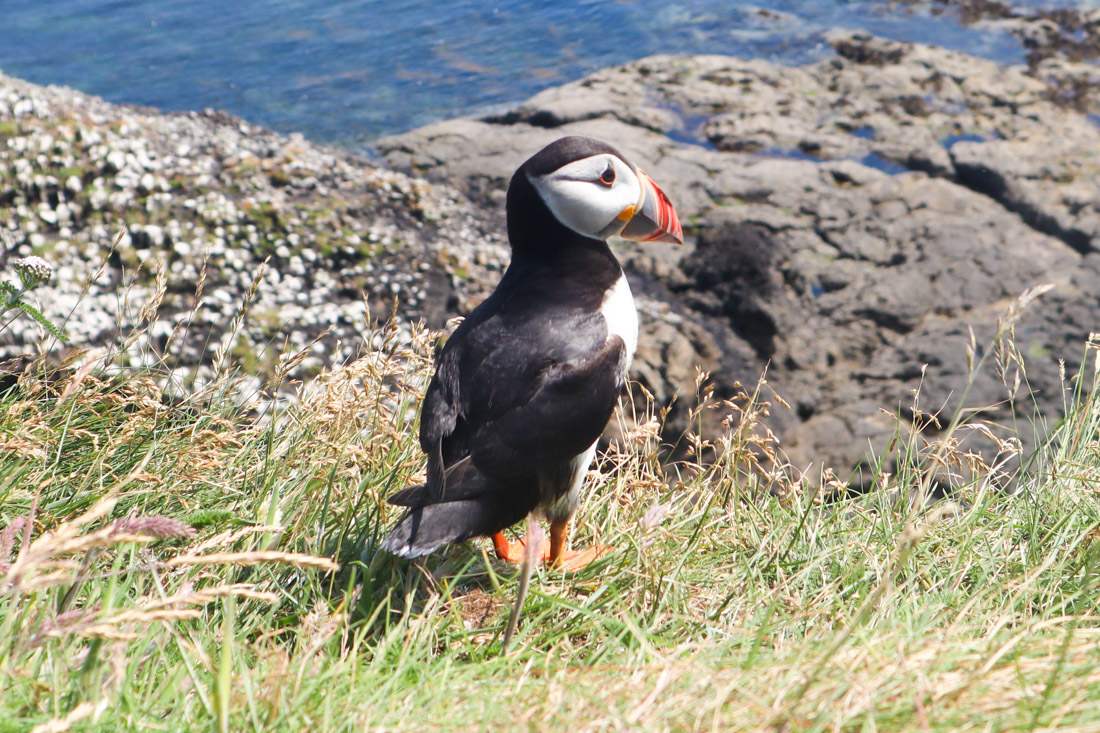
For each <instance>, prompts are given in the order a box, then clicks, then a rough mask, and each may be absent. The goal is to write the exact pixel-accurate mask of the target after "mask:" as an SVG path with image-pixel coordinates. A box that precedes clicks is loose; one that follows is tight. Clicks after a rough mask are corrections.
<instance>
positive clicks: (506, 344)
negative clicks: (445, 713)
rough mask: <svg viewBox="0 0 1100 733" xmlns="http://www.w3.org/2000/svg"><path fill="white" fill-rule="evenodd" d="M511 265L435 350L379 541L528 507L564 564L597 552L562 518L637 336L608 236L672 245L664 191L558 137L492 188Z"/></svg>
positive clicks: (502, 546)
mask: <svg viewBox="0 0 1100 733" xmlns="http://www.w3.org/2000/svg"><path fill="white" fill-rule="evenodd" d="M505 211H506V217H507V231H508V241H509V244H510V246H511V260H510V262H509V264H508V267H507V269H506V270H505V272H504V275H503V276H502V277H501V280H500V282H499V283H498V284H497V287H496V289H495V290H494V291H493V293H492V294H491V295H489V297H488V298H486V299H485V300H484V301H482V303H481V304H480V305H478V306H477V308H475V309H474V310H473V311H472V312H471V313H470V314H469V316H467V317H466V318H465V320H463V321H462V323H461V324H460V325H459V326H458V328H457V329H456V330H455V331H454V333H453V334H452V335H451V336H450V338H448V339H447V340H446V342H445V343H444V345H443V347H442V349H441V350H440V351H439V352H438V354H437V356H436V359H435V364H434V367H435V372H434V375H433V376H432V379H431V382H430V383H429V385H428V388H427V391H426V393H425V395H424V400H423V402H422V405H421V415H420V434H419V438H420V446H421V448H422V449H423V451H424V453H425V454H426V456H427V480H426V481H425V482H424V483H422V484H417V485H415V486H410V487H408V488H406V489H403V490H401V491H398V492H397V493H396V494H394V495H393V496H391V497H389V499H388V501H389V503H390V504H393V505H397V506H402V507H406V508H407V511H406V512H405V514H404V516H402V517H401V519H400V520H399V521H398V522H397V524H396V525H395V526H394V527H393V529H391V530H390V531H389V533H388V534H387V535H386V536H385V538H384V539H383V541H382V543H381V548H382V549H383V550H385V551H387V552H390V553H392V554H394V555H398V556H401V557H408V558H413V557H419V556H421V555H425V554H427V553H430V552H433V551H435V550H437V549H439V548H441V547H444V546H446V545H449V544H452V543H456V542H460V541H463V540H467V539H471V538H474V537H480V536H488V537H491V538H492V541H493V546H494V549H495V551H496V554H497V556H498V557H500V558H501V559H504V560H508V561H511V562H520V561H521V560H522V558H523V555H524V542H523V540H519V541H518V542H510V541H509V540H508V539H507V537H505V535H504V530H505V529H507V528H508V527H510V526H512V525H513V524H515V523H517V522H519V521H520V520H522V519H524V518H525V517H527V515H529V514H531V513H532V512H535V513H537V515H541V516H542V517H543V518H544V519H545V520H547V521H548V522H549V525H550V532H549V535H550V536H549V543H548V545H547V546H546V547H544V548H539V549H540V554H541V558H542V559H543V560H544V561H546V562H547V563H548V564H549V565H551V566H552V567H555V568H559V569H564V570H575V569H578V568H580V567H583V566H585V565H587V564H588V563H589V562H591V561H592V560H593V559H595V558H597V557H599V556H600V555H601V554H602V553H603V552H605V548H600V547H590V548H587V549H585V550H581V551H574V550H570V549H569V548H568V547H567V543H568V540H567V535H568V527H569V521H570V519H572V517H573V515H574V513H575V512H576V511H577V507H578V505H579V503H580V499H581V488H582V484H583V483H584V478H585V474H586V473H587V471H588V467H589V465H590V464H591V462H592V458H593V456H594V455H595V452H596V444H597V441H598V440H599V437H600V435H601V434H602V433H603V431H604V428H605V427H606V426H607V423H608V421H609V419H610V418H611V415H612V413H613V412H614V409H615V405H616V404H617V402H618V398H619V394H620V392H621V391H622V389H623V386H624V384H625V383H626V378H627V370H628V369H629V367H630V363H631V360H632V359H633V357H634V351H635V348H636V347H637V344H638V314H637V311H636V310H635V307H634V299H633V297H632V295H631V293H630V286H629V284H628V283H627V281H626V277H625V275H624V273H623V269H622V267H621V266H620V265H619V262H618V260H616V259H615V255H614V254H612V252H611V249H610V248H609V247H608V244H607V240H608V239H609V238H610V237H613V236H619V237H623V238H626V239H631V240H635V241H640V242H668V243H675V244H683V230H682V228H681V225H680V219H679V217H678V216H677V214H676V210H675V209H674V208H673V206H672V203H671V202H670V201H669V198H668V196H666V195H665V193H664V192H663V191H662V190H661V189H660V187H658V185H657V184H656V183H654V182H653V180H652V179H651V178H650V177H649V176H647V175H646V174H645V173H644V172H643V171H642V170H641V169H640V168H638V167H637V166H636V165H635V164H634V163H632V162H630V160H629V159H628V158H627V157H626V156H625V155H623V154H622V153H621V152H619V150H618V149H617V148H615V147H614V146H612V145H610V144H608V143H606V142H603V141H601V140H597V139H595V138H591V137H581V136H570V137H563V138H560V139H558V140H556V141H555V142H553V143H551V144H550V145H547V146H546V147H545V148H543V149H542V150H540V151H538V152H537V153H535V154H534V155H533V156H531V157H530V158H529V159H528V160H527V161H526V162H524V163H523V165H521V166H520V167H519V169H517V170H516V172H515V174H514V175H513V176H512V179H511V181H510V183H509V185H508V192H507V196H506V199H505Z"/></svg>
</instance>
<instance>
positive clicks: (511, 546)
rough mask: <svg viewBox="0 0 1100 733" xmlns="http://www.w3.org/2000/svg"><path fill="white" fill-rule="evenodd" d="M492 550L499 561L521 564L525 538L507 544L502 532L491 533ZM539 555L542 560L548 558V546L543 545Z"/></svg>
mask: <svg viewBox="0 0 1100 733" xmlns="http://www.w3.org/2000/svg"><path fill="white" fill-rule="evenodd" d="M492 539H493V549H495V550H496V552H497V557H499V558H500V559H501V560H507V561H508V562H517V563H518V562H523V552H524V548H525V547H526V546H527V540H526V538H524V539H522V540H516V541H515V542H509V541H508V538H507V537H505V536H504V532H495V533H493V537H492ZM540 550H541V552H540V553H539V554H540V555H541V556H542V559H543V560H545V559H547V558H548V557H549V556H550V545H547V544H546V543H543V547H541V548H540Z"/></svg>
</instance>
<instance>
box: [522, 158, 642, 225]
mask: <svg viewBox="0 0 1100 733" xmlns="http://www.w3.org/2000/svg"><path fill="white" fill-rule="evenodd" d="M609 178H610V179H611V182H610V183H608V182H607V181H608V179H609ZM531 183H532V184H533V185H534V186H535V190H537V191H538V192H539V196H541V197H542V200H543V201H544V202H546V206H547V207H548V208H549V209H550V211H551V212H552V213H553V214H554V216H555V217H556V218H557V220H558V221H560V222H561V223H562V224H564V225H565V226H567V227H569V228H570V229H572V230H573V231H575V232H577V233H579V234H583V235H584V236H586V237H594V238H596V239H607V237H609V236H611V235H612V234H618V233H619V232H620V231H622V227H623V226H625V225H626V222H625V221H622V222H620V221H619V220H618V219H617V217H618V216H619V214H621V213H622V211H623V209H625V208H626V207H628V206H634V205H636V204H637V203H638V201H639V200H640V199H641V194H642V184H641V183H640V182H639V181H638V176H637V175H636V174H635V173H634V171H633V170H632V169H631V167H630V166H629V165H627V164H626V162H625V161H623V160H622V159H621V158H619V157H618V156H616V155H611V154H610V153H600V154H599V155H593V156H590V157H588V158H581V159H580V160H575V161H573V162H572V163H569V164H568V165H564V166H562V167H561V168H558V169H557V170H556V171H553V172H551V173H547V174H546V175H543V176H538V177H535V178H532V179H531ZM620 224H621V226H619V225H620Z"/></svg>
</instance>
